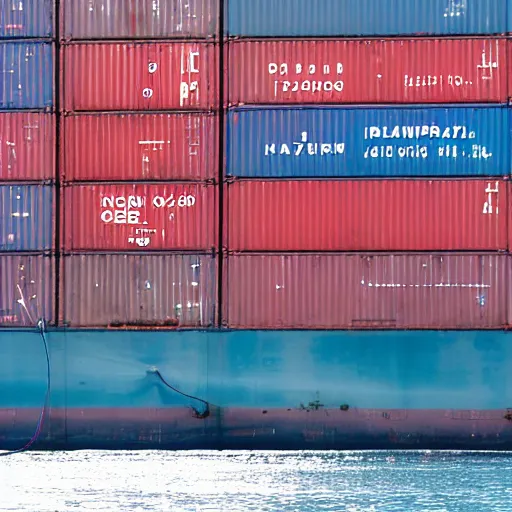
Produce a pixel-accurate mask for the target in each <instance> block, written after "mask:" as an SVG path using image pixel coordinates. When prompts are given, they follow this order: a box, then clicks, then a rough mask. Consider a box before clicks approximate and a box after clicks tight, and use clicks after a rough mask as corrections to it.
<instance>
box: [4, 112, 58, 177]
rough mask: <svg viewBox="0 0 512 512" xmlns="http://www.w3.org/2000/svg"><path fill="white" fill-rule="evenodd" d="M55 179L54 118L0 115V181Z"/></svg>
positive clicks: (36, 114) (50, 116)
mask: <svg viewBox="0 0 512 512" xmlns="http://www.w3.org/2000/svg"><path fill="white" fill-rule="evenodd" d="M54 176H55V116H54V115H53V114H45V113H32V112H2V113H0V181H42V180H50V179H52V178H54Z"/></svg>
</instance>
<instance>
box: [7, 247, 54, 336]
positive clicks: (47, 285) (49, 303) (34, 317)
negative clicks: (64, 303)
mask: <svg viewBox="0 0 512 512" xmlns="http://www.w3.org/2000/svg"><path fill="white" fill-rule="evenodd" d="M53 274H54V270H53V264H52V260H51V258H50V257H49V256H45V255H41V254H32V255H27V254H25V255H19V254H9V255H5V254H2V255H0V328H2V327H35V326H36V325H37V322H38V320H39V319H40V318H44V319H45V320H46V321H47V322H49V323H53V296H54V289H53V283H54V280H53Z"/></svg>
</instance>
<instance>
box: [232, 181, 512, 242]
mask: <svg viewBox="0 0 512 512" xmlns="http://www.w3.org/2000/svg"><path fill="white" fill-rule="evenodd" d="M506 197H507V183H506V181H497V180H496V181H495V180H492V181H491V180H489V181H488V180H365V181H362V180H354V181H351V180H332V181H301V180H298V181H279V180H269V181H235V182H233V183H231V184H229V185H227V206H226V214H225V219H226V223H227V226H226V228H225V230H224V233H225V235H224V239H225V240H224V244H225V246H226V247H227V248H228V249H229V250H232V251H306V250H309V251H450V250H453V251H455V250H467V251H469V250H475V251H496V250H506V249H507V237H508V235H507V199H506Z"/></svg>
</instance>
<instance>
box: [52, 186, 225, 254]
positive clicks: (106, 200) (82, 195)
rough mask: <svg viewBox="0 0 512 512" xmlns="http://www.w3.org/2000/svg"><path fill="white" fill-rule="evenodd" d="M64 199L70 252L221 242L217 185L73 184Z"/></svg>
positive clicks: (184, 247)
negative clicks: (218, 233)
mask: <svg viewBox="0 0 512 512" xmlns="http://www.w3.org/2000/svg"><path fill="white" fill-rule="evenodd" d="M62 199H63V203H62V209H61V212H62V217H61V219H62V221H61V222H62V224H61V226H62V240H63V249H64V250H66V251H76V250H105V251H109V250H115V251H130V250H131V251H141V250H159V249H161V250H164V249H165V250H176V251H179V250H191V251H193V250H209V249H211V248H213V247H214V246H215V245H216V244H217V224H218V220H217V190H216V187H215V186H214V185H199V184H158V185H156V184H154V185H152V184H143V183H133V184H103V185H73V186H68V187H65V188H64V189H63V196H62Z"/></svg>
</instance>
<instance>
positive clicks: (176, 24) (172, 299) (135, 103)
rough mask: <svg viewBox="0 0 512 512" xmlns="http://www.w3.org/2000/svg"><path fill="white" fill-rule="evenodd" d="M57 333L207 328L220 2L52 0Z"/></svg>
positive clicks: (211, 300) (212, 268)
mask: <svg viewBox="0 0 512 512" xmlns="http://www.w3.org/2000/svg"><path fill="white" fill-rule="evenodd" d="M60 15H61V17H60V19H61V35H62V41H61V88H62V145H61V147H62V151H61V154H62V159H61V176H60V178H61V182H62V185H63V187H62V195H61V205H62V210H61V211H62V214H61V250H62V254H63V255H64V256H63V258H62V264H61V267H60V272H61V274H60V275H61V280H60V299H61V300H60V304H61V307H60V318H59V321H60V323H61V324H62V325H67V326H76V327H113V326H123V325H124V326H130V325H137V326H141V325H149V326H151V327H157V326H159V325H160V326H166V327H169V326H177V327H208V326H211V325H212V324H213V322H214V313H215V303H216V300H217V297H216V290H217V285H216V278H217V277H216V275H217V274H216V271H217V258H216V247H217V246H218V240H217V236H218V235H217V233H218V229H217V217H218V212H217V209H218V205H217V196H218V193H217V185H216V183H217V173H216V169H217V165H218V161H217V160H218V159H217V154H218V151H217V146H218V142H217V136H218V135H217V134H218V128H217V122H218V113H217V112H216V108H217V103H218V86H219V84H218V66H219V62H218V51H219V47H218V41H217V33H218V2H217V0H191V1H188V2H182V1H180V0H160V1H158V2H154V1H147V0H137V1H134V2H122V1H119V2H111V1H110V2H101V1H100V2H95V3H94V5H91V4H90V3H87V2H75V1H72V0H69V1H67V0H66V1H63V2H61V13H60Z"/></svg>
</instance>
